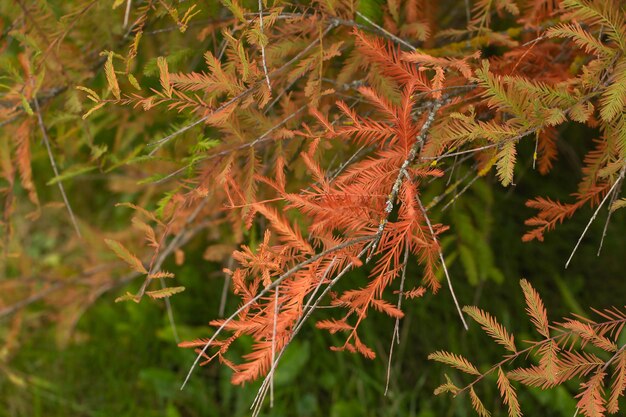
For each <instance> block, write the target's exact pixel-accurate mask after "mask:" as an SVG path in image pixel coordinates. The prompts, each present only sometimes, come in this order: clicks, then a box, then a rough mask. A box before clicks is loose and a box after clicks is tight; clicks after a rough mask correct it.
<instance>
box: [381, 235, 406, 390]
mask: <svg viewBox="0 0 626 417" xmlns="http://www.w3.org/2000/svg"><path fill="white" fill-rule="evenodd" d="M408 262H409V245H408V243H407V244H406V245H405V247H404V260H403V261H402V278H401V279H400V292H399V294H398V304H397V305H396V308H397V309H398V310H401V309H402V296H403V294H404V280H405V278H406V266H407V264H408ZM394 342H395V343H394ZM396 343H397V344H398V345H399V344H400V318H399V317H398V318H396V324H395V325H394V326H393V334H392V335H391V346H390V347H389V362H387V382H386V383H385V397H386V396H387V392H388V391H389V380H390V379H391V359H392V358H393V347H394V345H395V344H396Z"/></svg>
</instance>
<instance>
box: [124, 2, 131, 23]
mask: <svg viewBox="0 0 626 417" xmlns="http://www.w3.org/2000/svg"><path fill="white" fill-rule="evenodd" d="M131 4H132V0H126V11H125V12H124V29H126V26H128V18H129V17H130V6H131Z"/></svg>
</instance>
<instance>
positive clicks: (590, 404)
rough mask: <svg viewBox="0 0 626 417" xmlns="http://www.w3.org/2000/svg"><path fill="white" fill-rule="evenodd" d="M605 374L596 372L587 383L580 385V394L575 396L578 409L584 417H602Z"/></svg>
mask: <svg viewBox="0 0 626 417" xmlns="http://www.w3.org/2000/svg"><path fill="white" fill-rule="evenodd" d="M605 376H606V373H604V372H602V371H598V372H596V373H595V374H594V375H593V376H592V377H591V379H590V380H589V381H588V382H584V383H582V384H581V388H582V390H583V391H582V392H581V393H580V394H579V395H578V396H577V398H580V400H578V404H577V406H578V408H579V409H580V410H581V411H582V413H583V415H585V416H586V417H604V412H605V411H606V408H605V403H606V401H605V399H604V377H605Z"/></svg>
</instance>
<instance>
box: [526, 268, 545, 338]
mask: <svg viewBox="0 0 626 417" xmlns="http://www.w3.org/2000/svg"><path fill="white" fill-rule="evenodd" d="M520 285H521V287H522V291H523V292H524V298H525V299H526V312H527V313H528V316H529V317H530V320H531V321H532V323H533V324H534V325H535V328H536V329H537V331H538V332H539V334H540V335H542V336H544V337H546V338H549V337H550V326H549V324H548V323H549V322H548V313H547V311H546V307H545V306H544V305H543V300H542V299H541V297H540V296H539V293H538V292H537V291H536V290H535V289H534V288H533V287H532V286H531V285H530V283H529V282H528V281H527V280H525V279H522V280H520Z"/></svg>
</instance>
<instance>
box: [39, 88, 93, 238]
mask: <svg viewBox="0 0 626 417" xmlns="http://www.w3.org/2000/svg"><path fill="white" fill-rule="evenodd" d="M33 102H34V103H35V111H36V112H37V121H38V122H39V128H40V130H41V135H42V137H43V142H44V144H45V145H46V151H47V152H48V158H49V159H50V165H52V171H53V172H54V175H55V176H56V177H57V178H58V177H59V169H58V168H57V164H56V161H55V160H54V155H53V154H52V147H51V146H50V138H49V137H48V131H47V130H46V125H44V123H43V117H42V116H41V108H40V107H39V100H37V96H36V95H35V96H34V97H33ZM57 185H58V186H59V191H61V196H62V197H63V202H64V203H65V207H66V208H67V212H68V213H69V215H70V220H71V221H72V225H73V226H74V230H75V231H76V234H77V235H78V237H79V238H82V236H81V234H80V228H79V227H78V222H77V221H76V217H75V216H74V211H73V210H72V206H71V205H70V202H69V200H68V199H67V195H66V194H65V188H64V187H63V181H62V180H60V179H59V180H58V181H57Z"/></svg>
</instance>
